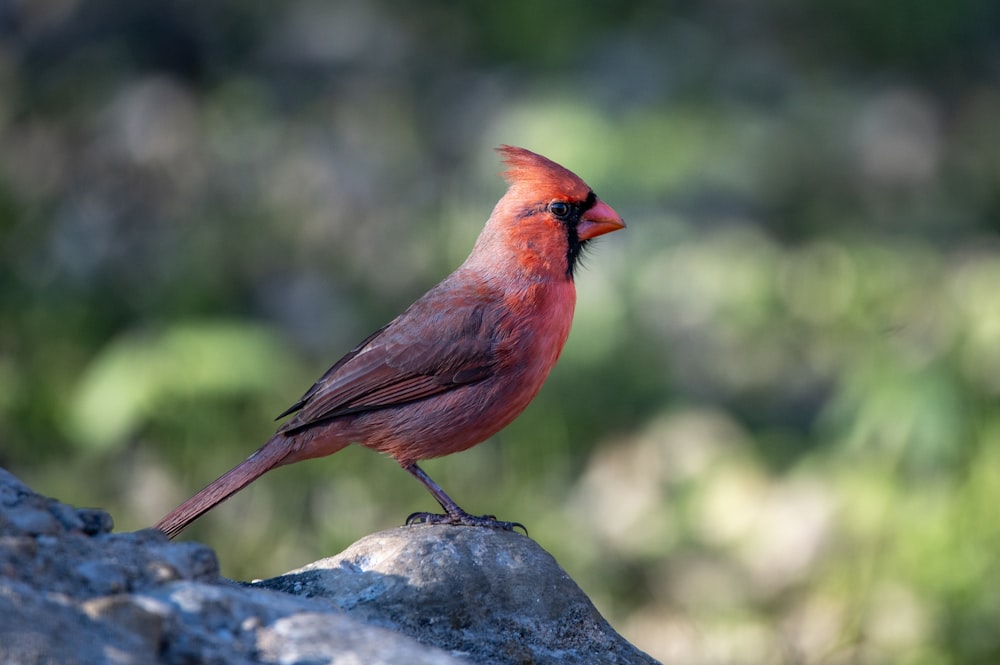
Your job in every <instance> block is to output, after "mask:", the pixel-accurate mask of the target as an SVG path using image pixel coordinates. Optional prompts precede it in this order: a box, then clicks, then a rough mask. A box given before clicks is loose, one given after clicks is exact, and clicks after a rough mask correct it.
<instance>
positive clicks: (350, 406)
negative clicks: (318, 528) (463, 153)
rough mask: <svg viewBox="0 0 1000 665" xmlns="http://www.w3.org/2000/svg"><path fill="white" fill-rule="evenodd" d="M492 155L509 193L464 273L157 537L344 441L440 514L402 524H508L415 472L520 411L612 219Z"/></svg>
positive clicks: (581, 197) (565, 174)
mask: <svg viewBox="0 0 1000 665" xmlns="http://www.w3.org/2000/svg"><path fill="white" fill-rule="evenodd" d="M497 150H498V151H499V152H500V154H501V155H502V158H503V162H504V163H505V164H506V166H507V170H506V171H505V173H504V177H505V179H506V180H507V182H508V184H509V188H508V190H507V192H506V194H504V196H503V198H501V199H500V201H499V203H497V205H496V208H494V209H493V214H491V215H490V218H489V219H488V220H487V221H486V226H485V228H484V229H483V231H482V233H480V235H479V239H478V240H477V241H476V244H475V246H474V247H473V249H472V253H471V254H470V255H469V258H467V259H466V260H465V263H463V264H462V265H461V266H459V268H458V269H457V270H455V272H453V273H452V274H451V275H449V276H448V277H447V278H445V280H444V281H442V282H441V283H440V284H438V285H437V286H435V287H434V288H432V289H431V290H430V291H428V292H427V293H426V294H424V296H423V297H421V298H420V299H419V300H417V301H416V302H415V303H413V304H412V305H410V306H409V307H408V308H407V309H406V311H405V312H403V313H402V314H400V315H399V316H397V317H396V318H395V319H393V320H392V321H390V322H389V323H388V324H387V325H385V326H383V327H382V328H379V329H378V330H376V331H375V332H374V333H372V334H371V335H369V336H368V337H367V338H366V339H364V340H363V341H362V342H361V343H360V344H358V345H357V346H356V347H354V349H352V350H351V351H349V352H348V353H347V355H345V356H344V357H343V358H341V359H340V360H338V361H337V362H336V363H335V364H334V365H333V367H331V368H330V369H329V370H327V372H326V374H324V375H323V376H322V377H321V378H320V379H319V381H317V382H316V383H315V384H314V385H313V386H312V387H311V388H310V389H309V390H308V391H306V393H305V395H303V396H302V398H301V399H299V401H297V402H296V403H295V404H293V405H292V406H291V407H290V408H289V409H288V410H286V411H285V412H284V413H282V414H281V415H280V416H278V418H282V417H284V416H287V415H289V414H293V413H294V414H295V416H294V417H293V418H291V419H290V420H288V421H287V422H285V423H284V424H283V425H282V426H281V427H280V428H279V429H278V431H277V432H276V433H275V434H274V436H272V437H271V438H270V440H268V442H267V443H265V444H264V445H263V446H262V447H261V448H260V449H259V450H258V451H257V452H255V453H254V454H252V455H251V456H250V457H248V458H247V459H246V460H245V461H243V462H242V463H240V464H239V465H238V466H236V467H235V468H233V469H232V470H230V471H229V472H227V473H225V474H224V475H222V476H221V477H219V478H218V479H216V480H215V481H213V482H212V483H211V484H209V485H208V486H207V487H206V488H205V489H203V490H201V491H200V492H198V493H197V494H195V495H194V496H193V497H191V498H190V499H188V500H187V501H185V502H184V503H183V504H181V505H180V506H179V507H177V508H176V509H174V510H173V511H172V512H171V513H170V514H169V515H167V516H166V517H164V518H163V519H162V520H161V521H160V522H159V523H158V524H157V525H156V528H158V529H160V530H161V531H163V532H164V533H166V534H167V535H168V536H170V537H173V536H175V535H177V534H178V533H179V532H180V531H181V530H182V529H184V528H185V527H186V526H187V525H188V524H190V523H191V522H192V521H194V520H195V519H197V518H198V517H199V516H201V515H202V514H203V513H205V512H206V511H207V510H209V509H210V508H212V507H213V506H215V505H216V504H218V503H220V502H221V501H224V500H225V499H227V498H228V497H230V496H232V495H233V494H235V493H236V492H238V491H239V490H241V489H243V488H244V487H246V486H247V485H249V484H250V483H251V482H253V481H254V480H256V479H257V478H259V477H260V476H261V475H262V474H264V473H265V472H266V471H269V470H271V469H273V468H275V467H278V466H283V465H285V464H291V463H293V462H299V461H301V460H305V459H309V458H312V457H322V456H324V455H332V454H333V453H335V452H337V451H339V450H341V449H342V448H344V447H346V446H347V445H348V444H350V443H355V442H356V443H360V444H362V445H365V446H368V447H369V448H373V449H375V450H377V451H379V452H382V453H388V454H389V455H391V456H392V457H393V458H394V459H395V460H396V461H397V462H399V464H400V466H402V467H403V468H404V469H406V470H407V471H409V472H410V473H411V474H413V476H415V477H416V478H417V479H418V480H419V481H420V482H422V483H423V484H424V485H425V486H426V487H427V489H428V490H429V491H430V493H431V494H432V495H434V498H435V499H437V501H438V503H440V504H441V507H442V508H443V509H444V512H445V514H444V515H431V514H428V513H414V514H413V515H411V516H410V517H409V518H408V519H407V523H413V522H428V523H447V524H462V525H470V526H490V527H498V528H506V529H510V528H513V526H514V525H516V524H517V523H515V522H500V521H497V520H496V519H495V518H494V517H493V516H491V515H484V516H474V515H470V514H468V513H467V512H465V511H464V510H462V509H461V508H459V507H458V505H457V504H456V503H455V502H454V501H453V500H452V499H451V497H449V496H448V495H447V494H445V493H444V491H443V490H442V489H441V488H440V487H439V486H438V485H437V483H435V482H434V481H433V480H431V479H430V478H429V477H428V476H427V474H426V473H424V471H423V470H422V469H421V468H420V467H419V466H417V462H418V461H419V460H424V459H429V458H432V457H440V456H442V455H448V454H450V453H455V452H459V451H461V450H465V449H467V448H470V447H472V446H474V445H476V444H477V443H480V442H482V441H484V440H485V439H487V438H489V437H490V436H492V435H493V434H495V433H497V432H499V431H500V430H501V429H503V428H504V427H506V426H507V425H508V424H509V423H510V422H511V421H512V420H514V418H516V417H517V416H518V415H519V414H520V413H521V412H522V411H523V410H524V408H525V407H526V406H528V403H529V402H531V400H532V399H533V398H534V397H535V395H536V394H537V393H538V391H539V389H540V388H541V387H542V383H543V382H544V381H545V378H546V377H547V376H548V374H549V370H551V369H552V366H553V365H554V364H555V362H556V359H557V358H558V357H559V354H560V352H561V351H562V348H563V344H564V343H565V342H566V337H567V335H569V329H570V324H571V323H572V320H573V307H574V305H575V303H576V289H575V287H574V285H573V271H574V269H575V268H576V266H577V263H578V260H579V258H580V252H581V250H582V249H583V248H584V246H585V245H586V244H587V243H588V242H589V241H590V239H591V238H594V237H596V236H599V235H602V234H604V233H609V232H611V231H616V230H618V229H621V228H624V226H625V223H624V222H623V221H622V219H621V217H619V216H618V214H617V213H616V212H615V211H614V210H612V209H611V207H609V206H608V205H607V204H605V203H604V202H602V201H601V200H600V199H599V198H597V196H596V195H595V194H594V192H593V191H592V190H591V189H590V187H588V186H587V185H586V183H584V182H583V181H582V180H581V179H580V178H578V177H577V176H576V175H575V174H573V173H571V172H570V171H568V170H567V169H565V168H563V167H562V166H560V165H558V164H556V163H555V162H553V161H551V160H549V159H546V158H545V157H542V156H541V155H536V154H535V153H533V152H530V151H528V150H525V149H523V148H515V147H512V146H506V145H504V146H501V147H500V148H498V149H497Z"/></svg>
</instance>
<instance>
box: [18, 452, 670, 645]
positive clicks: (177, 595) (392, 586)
mask: <svg viewBox="0 0 1000 665" xmlns="http://www.w3.org/2000/svg"><path fill="white" fill-rule="evenodd" d="M111 529H112V521H111V518H110V516H109V515H108V514H107V513H105V512H103V511H100V510H93V509H76V508H73V507H71V506H67V505H65V504H62V503H60V502H58V501H56V500H55V499H50V498H47V497H43V496H41V495H38V494H36V493H35V492H32V491H31V489H30V488H28V487H27V486H26V485H24V484H23V483H22V482H20V481H19V480H18V479H17V478H15V477H14V476H12V475H11V474H10V473H8V472H7V471H5V470H3V469H0V617H3V620H2V621H0V663H87V664H88V665H89V664H92V663H117V664H130V663H136V664H138V663H165V664H178V665H179V664H182V663H183V664H189V663H217V664H220V665H221V664H229V663H303V664H305V663H309V664H310V665H314V664H319V663H331V664H335V663H372V664H378V663H408V664H414V665H420V664H423V663H427V664H441V665H444V664H446V663H451V664H454V663H465V664H468V663H487V664H498V665H499V664H507V663H518V664H523V663H538V664H542V663H655V662H656V661H654V660H653V659H652V658H650V657H649V656H647V655H646V654H644V653H643V652H641V651H639V650H638V649H636V648H635V647H634V646H632V645H631V644H629V643H628V642H627V641H625V639H623V638H622V637H621V636H620V635H618V634H617V633H616V632H615V631H614V630H613V629H612V628H611V626H610V625H608V623H607V621H605V620H604V618H603V617H601V615H600V614H599V613H598V612H597V610H596V609H595V608H594V606H593V603H591V602H590V600H589V599H588V598H587V596H586V595H585V594H584V593H583V592H582V591H581V590H580V588H579V587H578V586H577V585H576V584H575V583H574V582H573V580H572V579H570V577H569V576H568V575H567V574H566V572H565V571H564V570H563V569H562V568H560V567H559V565H558V564H557V563H556V561H555V560H554V559H553V558H552V557H551V556H550V555H549V554H548V553H547V552H546V551H545V550H543V549H542V548H541V547H539V546H538V545H537V544H536V543H535V542H534V541H532V540H531V539H529V538H527V537H526V536H523V535H520V534H517V533H512V532H504V531H494V530H491V529H483V528H466V527H450V526H416V527H401V528H398V529H393V530H390V531H383V532H381V533H376V534H372V535H370V536H366V537H365V538H362V539H361V540H359V541H358V542H357V543H355V544H354V545H352V546H351V547H349V548H348V549H347V550H345V551H344V552H342V553H340V554H339V555H337V556H334V557H330V558H328V559H323V560H320V561H316V562H314V563H311V564H309V565H307V566H305V567H303V568H300V569H299V570H295V571H292V572H289V573H286V574H285V575H281V576H280V577H275V578H272V579H269V580H263V581H258V582H253V583H239V582H234V581H232V580H228V579H226V578H224V577H222V576H221V575H219V567H218V561H217V559H216V556H215V553H214V552H213V551H212V550H211V549H209V548H208V547H206V546H204V545H201V544H198V543H186V542H181V543H172V542H170V541H168V540H167V539H166V537H165V536H163V534H161V533H160V532H158V531H155V530H152V529H148V530H144V531H136V532H132V533H112V532H111Z"/></svg>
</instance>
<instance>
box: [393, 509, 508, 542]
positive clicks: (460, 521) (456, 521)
mask: <svg viewBox="0 0 1000 665" xmlns="http://www.w3.org/2000/svg"><path fill="white" fill-rule="evenodd" d="M405 524H406V526H413V525H414V524H451V525H454V526H480V527H486V528H488V529H500V530H501V531H513V530H514V529H520V530H521V531H524V535H526V536H527V535H528V529H527V527H525V526H524V525H523V524H521V523H520V522H504V521H503V520H498V519H497V518H496V515H470V514H469V513H467V512H465V511H462V512H461V513H456V514H451V513H448V514H444V515H441V514H438V513H413V514H412V515H410V516H409V517H407V518H406V522H405Z"/></svg>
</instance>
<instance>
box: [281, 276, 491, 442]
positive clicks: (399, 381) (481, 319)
mask: <svg viewBox="0 0 1000 665" xmlns="http://www.w3.org/2000/svg"><path fill="white" fill-rule="evenodd" d="M498 302H499V298H495V297H491V295H490V294H489V293H488V292H486V291H473V292H469V291H465V292H463V293H462V294H455V293H450V292H449V290H448V281H446V282H444V283H442V284H440V285H439V286H438V287H436V288H435V289H434V290H432V291H431V292H429V293H428V294H427V295H425V296H424V297H423V298H421V299H420V300H418V301H417V302H415V303H414V304H413V305H411V306H410V308H409V309H407V310H406V311H405V312H404V313H403V314H401V315H400V316H398V317H397V318H396V319H394V320H393V321H392V322H391V323H389V324H388V325H386V326H385V327H383V328H381V329H379V330H378V331H376V332H375V333H373V334H372V335H370V336H369V337H368V338H367V339H366V340H365V341H364V342H362V343H361V344H359V345H358V346H357V347H355V348H354V349H353V350H351V351H350V352H349V353H348V354H347V355H345V356H344V357H343V358H341V359H340V360H339V361H337V363H336V364H335V365H334V366H333V367H331V368H330V369H329V370H328V371H327V372H326V373H325V374H324V375H323V377H322V378H321V379H320V380H319V381H317V382H316V383H315V384H314V385H313V386H312V388H310V389H309V390H308V391H307V392H306V394H305V395H303V396H302V398H301V399H300V400H299V401H298V402H296V404H295V405H294V406H293V407H292V408H291V409H289V410H288V411H286V412H285V414H283V415H287V414H288V413H293V412H294V411H300V413H299V414H298V415H297V416H296V417H295V418H294V419H293V420H291V421H289V423H288V424H287V425H286V431H287V432H294V431H296V430H300V429H303V428H306V427H309V426H310V425H313V424H315V423H317V422H321V421H325V420H329V419H331V418H336V417H338V416H343V415H346V414H349V413H357V412H361V411H370V410H375V409H384V408H388V407H392V406H397V405H399V404H405V403H407V402H412V401H415V400H419V399H425V398H427V397H431V396H433V395H437V394H440V393H443V392H447V391H449V390H452V389H454V388H456V387H458V386H461V385H467V384H469V383H474V382H476V381H480V380H482V379H484V378H486V377H488V376H490V375H491V374H492V373H493V369H494V367H495V365H496V362H497V355H496V340H495V334H494V332H495V330H496V325H495V324H496V318H497V317H496V316H495V315H494V313H495V312H497V311H499V308H498V307H497V303H498Z"/></svg>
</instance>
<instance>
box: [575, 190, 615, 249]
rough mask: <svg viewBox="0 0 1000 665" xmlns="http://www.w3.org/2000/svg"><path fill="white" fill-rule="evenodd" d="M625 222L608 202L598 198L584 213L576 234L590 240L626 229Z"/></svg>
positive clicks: (582, 238)
mask: <svg viewBox="0 0 1000 665" xmlns="http://www.w3.org/2000/svg"><path fill="white" fill-rule="evenodd" d="M624 228H625V222H624V221H623V220H622V218H621V217H619V216H618V213H617V212H615V211H614V210H612V209H611V206H609V205H608V204H607V203H605V202H604V201H602V200H601V199H597V203H595V204H594V206H593V207H592V208H591V209H590V210H588V211H587V212H585V213H583V216H582V217H580V223H579V224H577V226H576V234H577V237H578V238H580V240H590V239H591V238H596V237H597V236H600V235H604V234H605V233H611V232H612V231H617V230H618V229H624Z"/></svg>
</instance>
